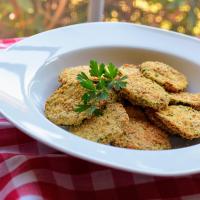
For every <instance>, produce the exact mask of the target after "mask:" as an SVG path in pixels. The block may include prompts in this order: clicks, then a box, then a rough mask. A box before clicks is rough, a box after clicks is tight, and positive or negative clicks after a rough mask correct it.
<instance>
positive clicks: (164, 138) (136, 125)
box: [113, 106, 171, 150]
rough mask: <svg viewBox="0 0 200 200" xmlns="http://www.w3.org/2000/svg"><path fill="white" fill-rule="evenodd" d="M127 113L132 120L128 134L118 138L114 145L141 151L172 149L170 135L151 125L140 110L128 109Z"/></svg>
mask: <svg viewBox="0 0 200 200" xmlns="http://www.w3.org/2000/svg"><path fill="white" fill-rule="evenodd" d="M126 111H127V112H128V114H129V118H130V119H129V126H128V127H127V129H126V134H123V135H121V136H120V137H118V138H116V139H115V140H114V142H113V145H115V146H119V147H124V148H131V149H140V150H162V149H170V148H171V144H170V141H169V138H168V135H167V134H166V133H165V132H164V131H163V130H161V129H160V128H158V127H157V126H155V125H154V124H151V123H150V122H149V121H148V120H147V118H146V116H145V114H144V113H143V111H142V110H141V109H140V108H138V107H133V106H131V107H127V108H126Z"/></svg>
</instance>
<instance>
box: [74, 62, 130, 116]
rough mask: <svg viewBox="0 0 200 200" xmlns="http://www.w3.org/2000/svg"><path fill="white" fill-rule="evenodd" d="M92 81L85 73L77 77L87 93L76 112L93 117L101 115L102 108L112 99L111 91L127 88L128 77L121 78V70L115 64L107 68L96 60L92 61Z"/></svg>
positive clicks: (110, 64)
mask: <svg viewBox="0 0 200 200" xmlns="http://www.w3.org/2000/svg"><path fill="white" fill-rule="evenodd" d="M89 72H90V76H91V77H93V78H92V79H90V78H89V77H88V76H87V75H86V74H85V73H84V72H81V73H80V74H78V75H77V80H78V81H79V83H80V84H81V86H82V87H83V88H85V89H86V92H85V93H84V95H83V96H82V102H81V104H79V105H78V106H77V107H76V108H75V111H76V112H83V111H86V110H87V111H88V113H89V114H91V115H96V116H98V115H101V114H102V107H103V106H104V105H105V104H106V102H107V101H108V100H109V99H110V98H111V97H110V91H111V90H113V89H114V90H116V91H119V90H121V89H122V88H125V87H126V84H127V83H126V81H125V80H126V79H127V76H123V77H119V70H118V68H117V67H115V65H114V64H112V63H109V64H108V65H107V66H105V64H103V63H101V64H98V63H97V61H96V60H91V61H90V70H89Z"/></svg>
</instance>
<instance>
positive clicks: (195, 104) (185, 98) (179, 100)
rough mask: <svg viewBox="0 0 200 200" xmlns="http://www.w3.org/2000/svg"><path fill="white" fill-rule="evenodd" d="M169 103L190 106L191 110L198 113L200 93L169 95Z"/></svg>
mask: <svg viewBox="0 0 200 200" xmlns="http://www.w3.org/2000/svg"><path fill="white" fill-rule="evenodd" d="M170 103H171V104H182V105H186V106H191V107H192V108H194V109H196V110H199V111H200V93H188V92H180V93H171V94H170Z"/></svg>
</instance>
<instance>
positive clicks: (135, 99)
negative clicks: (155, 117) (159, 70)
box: [119, 65, 170, 110]
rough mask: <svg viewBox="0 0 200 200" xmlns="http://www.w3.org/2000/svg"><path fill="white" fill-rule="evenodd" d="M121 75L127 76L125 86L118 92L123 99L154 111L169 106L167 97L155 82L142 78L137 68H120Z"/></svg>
mask: <svg viewBox="0 0 200 200" xmlns="http://www.w3.org/2000/svg"><path fill="white" fill-rule="evenodd" d="M119 71H120V73H121V75H127V76H128V78H127V80H126V81H127V85H126V87H125V88H123V89H122V90H121V91H120V94H121V95H122V97H124V98H125V99H127V100H129V101H130V102H131V103H132V104H134V105H141V106H143V107H150V108H153V109H155V110H160V109H165V108H166V107H167V106H168V104H169V100H170V99H169V95H168V93H167V92H166V91H165V90H164V88H163V87H162V86H160V85H158V84H157V83H156V82H154V81H152V80H150V79H148V78H146V77H144V76H143V75H142V74H141V72H140V70H139V68H137V67H134V66H133V67H132V66H130V65H129V66H122V67H121V68H120V69H119Z"/></svg>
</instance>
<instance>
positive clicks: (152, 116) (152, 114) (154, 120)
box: [145, 109, 174, 134]
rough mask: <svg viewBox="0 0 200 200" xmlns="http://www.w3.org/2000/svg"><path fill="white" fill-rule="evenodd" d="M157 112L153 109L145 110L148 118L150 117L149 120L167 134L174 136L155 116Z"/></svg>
mask: <svg viewBox="0 0 200 200" xmlns="http://www.w3.org/2000/svg"><path fill="white" fill-rule="evenodd" d="M155 113H156V112H155V110H153V109H145V114H146V116H147V117H148V119H149V120H150V121H151V122H152V123H153V124H155V125H156V126H157V127H159V128H161V129H162V130H164V131H165V132H167V133H171V134H174V133H173V132H172V131H171V130H169V129H168V128H167V127H166V126H165V124H163V122H162V121H161V120H160V119H159V118H158V117H156V114H155Z"/></svg>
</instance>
